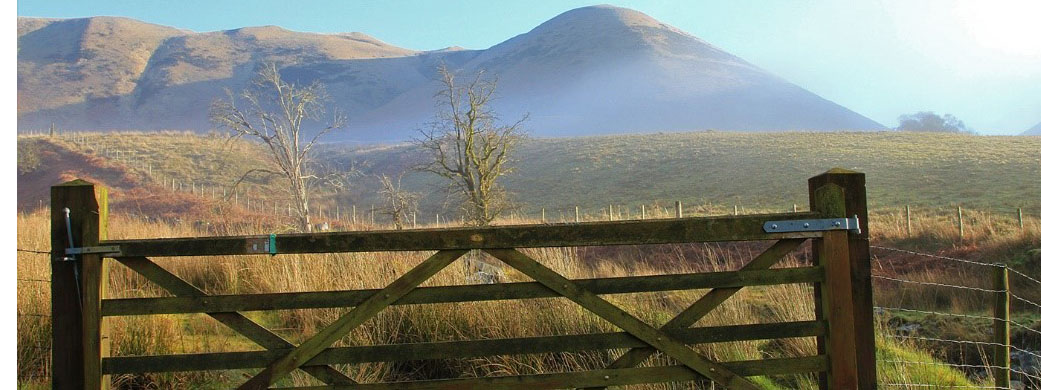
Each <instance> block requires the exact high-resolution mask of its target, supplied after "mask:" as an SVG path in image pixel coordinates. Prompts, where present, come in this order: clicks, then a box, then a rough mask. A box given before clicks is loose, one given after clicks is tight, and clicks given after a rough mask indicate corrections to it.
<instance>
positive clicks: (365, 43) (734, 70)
mask: <svg viewBox="0 0 1041 390" xmlns="http://www.w3.org/2000/svg"><path fill="white" fill-rule="evenodd" d="M18 50H19V51H18V120H19V128H21V129H30V128H40V127H46V126H49V125H50V124H51V123H52V122H53V123H55V124H56V125H58V126H59V127H61V128H69V129H146V130H148V129H186V128H187V129H192V130H196V131H206V130H208V129H209V128H210V127H211V125H210V124H209V123H208V122H207V119H206V115H207V110H208V106H209V104H210V102H212V101H213V99H214V98H216V97H220V96H223V95H224V90H225V89H226V88H228V89H231V90H238V89H241V88H243V87H244V86H246V85H247V84H248V81H249V79H250V78H251V77H252V75H253V74H254V70H255V69H256V66H257V65H258V64H260V63H262V62H269V61H274V62H278V63H280V64H282V65H283V75H284V76H285V78H286V79H289V80H294V81H297V82H310V81H315V80H317V81H321V82H323V83H325V84H326V85H327V86H328V90H329V91H330V94H331V95H332V97H333V98H334V99H335V101H336V103H337V105H339V106H340V107H343V108H344V109H345V111H346V112H347V115H348V118H349V125H348V126H349V127H348V132H346V133H344V134H343V135H342V136H341V138H340V139H341V140H347V139H350V140H364V141H397V140H403V139H408V138H409V137H410V136H412V135H413V134H414V131H415V129H416V128H417V127H419V126H421V125H422V123H425V122H427V121H429V120H430V118H432V116H433V113H434V111H435V107H434V102H433V98H432V97H433V95H434V93H435V92H436V90H437V87H438V80H437V73H436V66H437V65H438V64H441V63H445V64H447V65H448V66H449V67H451V68H453V69H459V70H461V71H463V72H464V74H469V73H472V72H475V71H477V70H479V69H483V70H485V71H487V72H488V73H489V74H491V75H494V76H495V77H497V78H498V80H499V88H498V97H499V98H498V99H497V100H496V101H495V102H494V107H496V109H497V110H498V111H499V113H500V116H501V118H503V119H505V120H511V119H516V118H520V117H521V116H522V115H524V114H525V113H530V119H529V122H527V123H526V127H527V128H528V129H530V130H531V131H532V132H533V133H534V134H535V135H538V136H561V135H585V134H607V133H632V132H653V131H676V130H698V129H716V130H744V131H769V130H877V129H883V126H882V125H880V124H878V123H877V122H874V121H872V120H870V119H868V118H866V117H864V116H861V115H859V114H857V113H855V112H853V111H850V110H849V109H846V108H844V107H842V106H840V105H838V104H835V103H833V102H830V101H828V100H825V99H824V98H821V97H820V96H817V95H815V94H813V93H811V92H809V91H806V90H805V89H802V88H800V87H798V86H796V85H794V84H792V83H789V82H787V81H785V80H782V79H780V78H778V77H777V76H774V75H771V74H770V73H769V72H766V71H765V70H763V69H760V68H758V67H756V66H754V65H753V64H750V63H748V62H747V61H744V60H742V59H740V58H738V57H736V56H733V55H731V54H729V53H726V52H725V51H723V50H721V49H719V48H716V47H714V46H712V45H710V44H708V43H707V42H704V41H702V40H700V39H698V38H697V37H694V36H692V35H690V34H687V33H685V32H683V31H680V30H678V29H676V28H675V27H672V26H669V25H666V24H662V23H660V22H658V21H656V20H654V19H653V18H651V17H650V16H647V15H645V14H642V13H640V12H637V11H634V10H630V9H625V8H618V7H612V6H593V7H584V8H578V9H575V10H571V11H568V12H565V13H563V14H561V15H559V16H557V17H555V18H553V19H551V20H549V21H547V22H545V23H543V24H541V25H539V26H537V27H536V28H534V29H532V30H531V31H530V32H528V33H525V34H521V35H518V36H516V37H514V38H511V39H509V40H507V41H505V42H502V43H500V44H498V45H495V46H493V47H491V48H488V49H485V50H466V49H462V48H458V47H449V48H445V49H442V50H434V51H426V52H421V51H414V50H409V49H404V48H399V47H395V46H392V45H389V44H387V43H384V42H381V41H379V40H377V39H375V38H372V37H369V36H367V35H364V34H361V33H346V34H314V33H300V32H293V31H288V30H284V29H282V28H279V27H274V26H267V27H249V28H242V29H236V30H228V31H217V32H204V33H196V32H191V31H186V30H179V29H175V28H170V27H164V26H157V25H152V24H147V23H143V22H139V21H135V20H131V19H125V18H112V17H94V18H85V19H37V18H21V17H20V18H19V19H18Z"/></svg>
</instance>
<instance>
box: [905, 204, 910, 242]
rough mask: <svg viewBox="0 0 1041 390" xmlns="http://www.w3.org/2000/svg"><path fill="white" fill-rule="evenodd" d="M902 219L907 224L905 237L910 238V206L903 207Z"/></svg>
mask: <svg viewBox="0 0 1041 390" xmlns="http://www.w3.org/2000/svg"><path fill="white" fill-rule="evenodd" d="M904 217H905V218H906V219H905V222H906V223H907V236H908V237H911V205H906V206H904Z"/></svg>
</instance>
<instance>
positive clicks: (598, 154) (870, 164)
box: [329, 132, 1041, 215]
mask: <svg viewBox="0 0 1041 390" xmlns="http://www.w3.org/2000/svg"><path fill="white" fill-rule="evenodd" d="M1038 150H1041V138H1038V137H982V136H971V135H955V134H921V133H904V132H882V133H809V132H790V133H729V132H726V133H724V132H696V133H671V134H648V135H625V136H601V137H584V138H561V139H534V140H532V141H531V142H529V143H528V144H527V145H526V146H524V147H522V148H521V149H520V150H519V151H518V154H517V161H518V163H517V165H516V172H515V174H514V175H512V176H510V177H508V178H506V179H504V185H505V186H506V188H507V189H508V190H510V191H512V192H513V193H514V194H515V197H514V199H515V201H516V202H518V203H519V204H520V206H521V207H520V208H521V210H523V211H524V212H526V213H529V214H531V213H534V212H535V211H537V210H540V209H541V208H542V207H545V208H546V209H547V210H548V212H551V213H552V214H553V215H556V214H558V213H560V212H563V211H567V210H573V209H574V206H576V205H578V206H581V207H582V208H583V209H588V210H599V209H601V208H606V207H607V205H609V204H613V205H616V206H619V205H620V206H621V207H623V208H629V209H630V210H631V211H633V210H638V209H639V206H640V205H641V204H644V205H650V204H654V203H657V204H660V205H663V206H671V205H672V203H673V201H676V200H679V201H682V202H683V203H684V204H688V205H698V206H702V207H708V208H712V209H713V210H714V211H716V212H726V211H728V210H730V209H731V208H732V207H733V206H734V205H738V206H739V207H741V208H744V209H749V210H753V209H759V210H761V209H772V210H788V209H790V208H791V207H792V205H793V204H797V205H799V207H803V208H805V207H807V205H808V201H807V195H806V179H808V178H809V177H811V176H814V175H817V174H819V173H821V172H824V171H826V170H828V169H830V168H833V167H844V168H849V169H853V170H857V171H861V172H864V173H865V174H866V175H867V183H868V202H869V207H871V208H872V209H874V210H882V209H887V208H897V207H903V206H904V205H911V206H912V207H913V208H915V209H916V210H922V209H927V210H933V209H937V208H949V207H951V206H959V205H960V206H965V207H967V208H976V209H984V210H994V211H998V210H1001V211H1002V212H1007V213H1012V212H1014V211H1015V208H1017V207H1023V208H1024V209H1025V210H1026V211H1027V212H1028V213H1032V214H1033V215H1041V196H1037V194H1039V193H1041V155H1039V154H1038V152H1037V151H1038ZM329 154H330V155H331V157H330V158H334V159H338V160H341V161H345V160H346V161H350V160H354V161H365V162H368V168H367V169H368V170H369V171H370V172H376V173H391V174H393V173H396V172H398V171H400V170H402V169H404V168H406V167H408V166H409V164H412V163H416V162H418V160H417V158H419V157H417V154H416V153H415V152H414V151H413V150H412V149H411V148H410V147H407V146H399V147H385V148H373V149H358V150H353V151H348V150H342V149H337V150H332V151H330V153H329ZM406 181H407V183H408V186H410V188H412V189H413V190H416V191H421V192H430V190H431V188H433V187H434V184H435V183H434V182H433V180H432V179H431V178H429V177H423V176H421V175H412V176H411V180H406ZM359 196H372V195H371V194H368V193H367V192H364V193H362V194H360V195H359ZM371 201H373V200H370V199H362V200H361V202H362V203H367V202H371ZM440 204H441V203H440V199H438V198H437V197H436V196H431V198H430V199H429V200H426V205H427V209H426V210H425V211H426V212H427V213H430V212H431V211H433V210H435V209H436V208H437V207H438V206H440ZM707 211H709V210H706V212H707ZM571 212H572V213H573V211H571Z"/></svg>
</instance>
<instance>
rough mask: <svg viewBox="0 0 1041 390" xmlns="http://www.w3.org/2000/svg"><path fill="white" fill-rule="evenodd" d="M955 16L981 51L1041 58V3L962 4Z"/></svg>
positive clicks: (1006, 0) (979, 1)
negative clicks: (1040, 22) (995, 51)
mask: <svg viewBox="0 0 1041 390" xmlns="http://www.w3.org/2000/svg"><path fill="white" fill-rule="evenodd" d="M955 15H956V16H957V17H958V18H959V19H961V20H960V21H961V22H962V24H963V25H964V26H965V29H966V31H967V32H968V33H969V35H970V36H971V37H972V38H973V39H975V40H976V42H977V43H978V44H979V45H980V46H982V47H985V48H988V49H993V50H998V51H1001V52H1004V53H1006V54H1013V55H1022V56H1028V57H1041V30H1039V29H1038V25H1037V18H1038V15H1041V1H1023V0H1020V1H1016V0H994V1H982V0H963V1H959V2H958V3H957V8H956V9H955Z"/></svg>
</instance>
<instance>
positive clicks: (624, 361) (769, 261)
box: [597, 239, 805, 389]
mask: <svg viewBox="0 0 1041 390" xmlns="http://www.w3.org/2000/svg"><path fill="white" fill-rule="evenodd" d="M803 241H805V239H788V240H780V241H777V242H776V243H774V244H773V245H772V246H770V248H767V249H766V250H765V251H763V253H760V254H759V256H756V257H755V258H754V259H752V260H751V261H749V262H748V263H747V264H745V265H744V266H742V267H741V271H753V270H766V269H769V268H770V267H771V266H773V265H774V264H776V263H777V262H778V261H780V260H781V259H782V258H784V256H785V255H787V254H788V253H791V251H793V250H795V249H796V248H798V247H799V245H802V243H803ZM740 290H741V287H723V288H716V289H713V290H712V291H709V292H708V293H706V294H705V295H703V296H701V298H699V299H698V300H697V301H694V303H693V304H691V305H690V307H688V308H687V309H685V310H683V311H682V312H680V313H679V314H677V315H676V316H675V317H673V318H672V320H669V322H667V323H665V325H663V326H662V330H664V331H666V332H674V331H676V330H678V329H684V328H687V327H689V326H691V325H694V324H695V323H696V322H698V320H700V319H701V318H702V317H704V316H706V315H708V313H709V312H711V311H712V309H715V308H716V307H718V306H719V305H720V304H722V303H723V302H724V301H726V300H727V299H729V298H730V297H732V296H734V294H737V292H738V291H740ZM653 354H654V349H653V348H636V349H632V350H629V351H628V352H626V353H624V354H622V356H619V357H618V359H615V361H614V362H611V364H610V365H608V368H628V367H636V366H637V365H639V364H640V363H642V362H643V361H644V360H647V358H649V357H651V355H653ZM597 389H602V388H597Z"/></svg>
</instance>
